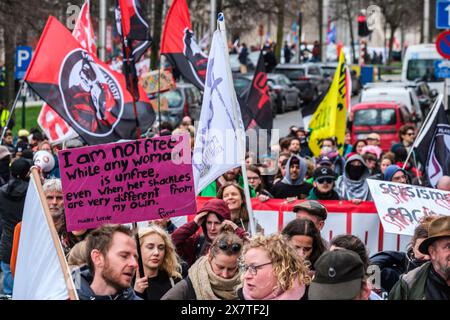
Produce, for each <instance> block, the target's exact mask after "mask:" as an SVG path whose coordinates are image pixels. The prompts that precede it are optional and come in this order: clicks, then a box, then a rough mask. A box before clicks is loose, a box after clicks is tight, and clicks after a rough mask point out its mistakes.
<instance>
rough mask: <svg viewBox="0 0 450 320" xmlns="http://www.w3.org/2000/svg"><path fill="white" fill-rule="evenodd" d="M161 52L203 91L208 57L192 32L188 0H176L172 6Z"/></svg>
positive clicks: (165, 27)
mask: <svg viewBox="0 0 450 320" xmlns="http://www.w3.org/2000/svg"><path fill="white" fill-rule="evenodd" d="M161 54H164V55H165V56H166V57H167V59H168V60H169V61H170V63H171V64H172V66H173V67H174V68H176V69H177V70H178V72H179V73H180V74H181V75H182V76H183V77H184V78H186V80H188V81H189V82H191V83H192V84H193V85H195V86H196V87H197V88H199V89H200V90H202V91H203V88H204V86H205V77H206V67H207V65H208V57H207V56H205V55H204V54H203V52H202V50H201V49H200V47H199V46H198V44H197V40H196V38H195V36H194V33H193V32H192V27H191V18H190V16H189V8H188V6H187V4H186V0H174V1H173V2H172V5H171V6H170V9H169V12H168V13H167V18H166V22H165V24H164V31H163V34H162V39H161Z"/></svg>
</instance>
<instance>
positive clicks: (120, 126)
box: [25, 16, 155, 145]
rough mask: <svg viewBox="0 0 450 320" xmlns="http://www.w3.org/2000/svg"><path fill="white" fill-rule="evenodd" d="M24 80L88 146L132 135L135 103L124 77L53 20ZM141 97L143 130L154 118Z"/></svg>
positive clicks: (44, 34) (139, 111)
mask: <svg viewBox="0 0 450 320" xmlns="http://www.w3.org/2000/svg"><path fill="white" fill-rule="evenodd" d="M61 43H64V46H61V45H60V44H61ZM25 81H26V82H27V83H28V85H29V86H30V87H31V88H32V89H33V90H34V91H35V92H36V93H37V94H38V95H39V96H41V97H42V99H44V100H45V101H46V102H47V103H48V104H49V105H50V106H51V107H52V108H53V109H54V110H55V111H56V112H57V113H58V114H59V115H60V116H61V117H62V118H63V119H64V120H65V121H66V122H67V123H68V124H69V125H70V126H71V127H72V128H73V129H74V130H75V131H76V132H77V133H78V134H79V135H80V136H81V137H82V138H83V139H84V140H85V141H86V142H87V143H88V144H89V145H93V144H100V143H108V142H115V141H118V140H120V139H133V138H134V137H135V136H136V134H135V132H136V122H135V117H134V114H133V111H132V107H131V106H132V102H133V98H132V96H131V95H130V94H129V93H128V91H127V90H126V89H125V88H126V85H125V79H124V77H123V75H121V74H119V73H117V72H114V71H112V70H111V69H110V68H109V66H108V65H106V64H104V63H103V62H101V61H100V60H98V59H97V58H96V57H94V56H93V55H91V54H90V53H89V52H88V51H86V50H85V49H83V48H82V47H81V46H80V44H79V43H78V42H77V40H75V38H74V37H73V36H72V35H71V34H70V32H69V31H68V30H67V29H66V28H65V27H64V26H63V25H62V24H61V23H60V22H59V21H58V20H57V19H56V18H54V17H52V16H50V17H49V19H48V21H47V24H46V26H45V28H44V31H43V33H42V35H41V39H40V40H39V43H38V46H37V48H36V51H35V54H34V56H33V60H32V61H31V64H30V67H29V68H28V71H27V74H26V75H25ZM140 96H141V99H140V100H139V101H137V104H138V105H139V106H138V108H137V109H138V116H139V119H140V125H141V128H142V129H144V130H145V129H148V128H149V127H150V126H151V125H152V123H153V121H154V119H155V113H154V111H153V109H152V107H151V106H150V104H149V101H148V98H147V96H146V94H145V92H143V90H142V94H141V95H140Z"/></svg>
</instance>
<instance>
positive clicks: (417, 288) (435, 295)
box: [389, 216, 450, 300]
mask: <svg viewBox="0 0 450 320" xmlns="http://www.w3.org/2000/svg"><path fill="white" fill-rule="evenodd" d="M419 251H420V252H421V253H422V254H425V255H429V256H430V261H429V262H427V263H425V264H423V265H422V266H421V267H419V268H416V269H414V270H412V271H410V272H408V273H407V274H404V275H402V276H401V277H400V280H399V281H398V282H397V283H396V284H395V286H394V287H393V288H392V290H391V292H390V293H389V300H450V216H440V217H437V218H436V219H434V220H433V221H431V223H430V225H429V227H428V237H427V238H426V239H425V240H424V241H423V242H422V243H421V244H420V245H419Z"/></svg>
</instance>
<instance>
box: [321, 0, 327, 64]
mask: <svg viewBox="0 0 450 320" xmlns="http://www.w3.org/2000/svg"><path fill="white" fill-rule="evenodd" d="M327 29H328V0H323V8H322V49H321V51H322V55H321V56H322V62H323V63H325V62H327V31H328V30H327Z"/></svg>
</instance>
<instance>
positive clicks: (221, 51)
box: [192, 31, 245, 194]
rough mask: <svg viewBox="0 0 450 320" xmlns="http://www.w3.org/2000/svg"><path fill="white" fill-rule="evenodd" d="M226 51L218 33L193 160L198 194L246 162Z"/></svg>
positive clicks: (212, 46)
mask: <svg viewBox="0 0 450 320" xmlns="http://www.w3.org/2000/svg"><path fill="white" fill-rule="evenodd" d="M225 50H227V48H226V46H225V44H224V42H223V40H222V37H221V34H220V31H215V32H214V35H213V39H212V45H211V50H210V53H209V57H208V68H207V70H206V83H205V91H204V94H203V104H202V111H201V114H200V121H199V126H198V131H197V136H196V139H195V146H194V153H193V157H192V163H193V171H194V182H195V192H196V194H199V193H200V192H201V191H202V190H203V189H204V188H205V187H206V186H207V185H208V184H210V183H211V182H213V181H214V180H216V179H217V178H218V177H219V176H221V175H222V174H224V173H225V172H227V171H228V170H230V169H233V168H236V167H239V166H240V165H241V163H242V161H243V159H244V154H243V153H244V152H243V151H242V150H241V151H240V150H239V146H244V145H245V131H244V125H243V123H242V116H241V113H240V109H239V108H236V110H235V112H236V114H237V119H238V120H237V121H234V120H233V119H234V118H233V102H234V105H235V106H237V105H239V104H238V102H237V100H236V93H235V92H234V87H231V88H230V83H233V81H232V79H231V81H230V79H228V75H229V74H231V72H228V71H227V68H228V69H229V68H230V66H229V63H228V61H227V59H226V54H225ZM233 99H234V101H233ZM236 122H237V123H236ZM238 139H240V140H241V141H238Z"/></svg>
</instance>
